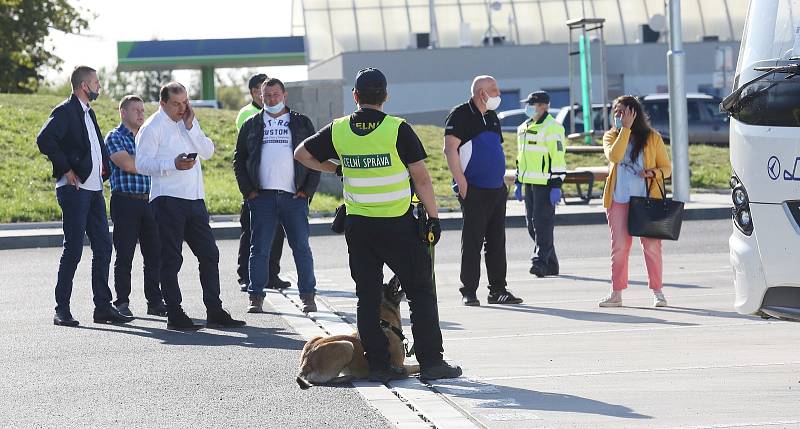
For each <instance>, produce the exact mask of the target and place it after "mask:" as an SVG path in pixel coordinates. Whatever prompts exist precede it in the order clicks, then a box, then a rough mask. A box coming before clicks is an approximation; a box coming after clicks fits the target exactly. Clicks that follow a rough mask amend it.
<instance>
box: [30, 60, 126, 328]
mask: <svg viewBox="0 0 800 429" xmlns="http://www.w3.org/2000/svg"><path fill="white" fill-rule="evenodd" d="M70 83H71V84H72V95H70V97H69V99H67V100H66V101H64V102H63V103H61V104H59V105H58V106H56V107H55V108H54V109H53V112H52V113H50V117H49V118H48V119H47V121H46V122H45V124H44V126H42V129H41V131H39V135H38V136H37V137H36V144H37V145H38V146H39V151H40V152H42V153H43V154H45V155H47V157H48V158H49V159H50V162H52V164H53V177H54V178H56V179H58V180H57V182H56V198H57V199H58V205H59V206H60V207H61V214H62V220H63V229H64V251H63V253H62V254H61V262H60V264H59V266H58V281H57V283H56V290H55V296H56V309H55V316H54V317H53V324H55V325H60V326H78V324H79V323H78V321H77V320H75V318H74V317H72V312H71V311H70V298H71V296H72V280H73V278H74V277H75V270H76V269H77V268H78V262H80V260H81V253H82V252H83V236H84V234H86V235H87V236H88V237H89V242H90V243H91V246H92V294H93V296H94V307H95V308H94V321H95V323H125V322H130V321H131V320H133V317H128V316H123V315H121V314H119V312H118V311H117V310H116V309H114V308H113V307H112V306H111V289H110V288H109V287H108V268H109V264H110V263H111V236H110V234H109V232H108V219H107V218H106V203H105V198H104V197H103V180H105V179H107V178H108V175H109V174H110V171H111V166H110V164H109V161H108V150H107V149H106V146H105V144H104V143H103V142H102V140H101V139H100V136H101V135H102V134H101V133H100V128H99V127H98V126H97V118H96V117H95V115H94V112H93V111H92V109H91V107H89V102H91V101H94V100H95V99H96V98H97V97H98V96H99V95H100V94H99V93H100V80H99V79H98V78H97V72H96V71H95V70H94V69H93V68H91V67H87V66H78V67H76V68H75V70H74V71H73V72H72V76H71V77H70Z"/></svg>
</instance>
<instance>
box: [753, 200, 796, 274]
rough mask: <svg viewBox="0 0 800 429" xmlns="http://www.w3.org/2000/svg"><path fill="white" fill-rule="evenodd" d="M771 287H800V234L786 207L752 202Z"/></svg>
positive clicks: (754, 219)
mask: <svg viewBox="0 0 800 429" xmlns="http://www.w3.org/2000/svg"><path fill="white" fill-rule="evenodd" d="M750 210H751V213H752V215H753V226H754V228H755V230H756V231H757V233H758V250H759V253H760V254H761V263H762V264H763V267H764V277H765V279H766V281H767V286H768V287H773V286H793V287H800V266H798V264H799V263H800V234H798V232H797V231H798V228H797V223H796V221H795V220H794V218H793V217H792V216H791V215H790V214H789V212H788V210H786V206H785V204H753V203H750Z"/></svg>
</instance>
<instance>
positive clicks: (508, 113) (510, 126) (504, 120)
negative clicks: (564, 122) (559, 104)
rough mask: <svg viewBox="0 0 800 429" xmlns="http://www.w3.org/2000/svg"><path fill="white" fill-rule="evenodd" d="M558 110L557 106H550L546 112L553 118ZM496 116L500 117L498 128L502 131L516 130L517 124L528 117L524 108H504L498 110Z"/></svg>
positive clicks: (511, 131) (510, 131)
mask: <svg viewBox="0 0 800 429" xmlns="http://www.w3.org/2000/svg"><path fill="white" fill-rule="evenodd" d="M558 111H559V109H558V108H553V107H551V108H550V110H549V111H548V113H550V114H551V115H553V118H555V117H556V115H557V114H558ZM497 117H498V118H499V119H500V129H502V130H503V132H504V133H513V132H516V131H517V127H518V126H519V124H521V123H523V122H524V121H525V120H527V119H528V116H527V115H525V109H511V110H504V111H502V112H499V113H498V114H497Z"/></svg>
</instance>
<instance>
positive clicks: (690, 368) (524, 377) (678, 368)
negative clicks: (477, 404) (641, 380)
mask: <svg viewBox="0 0 800 429" xmlns="http://www.w3.org/2000/svg"><path fill="white" fill-rule="evenodd" d="M789 365H800V361H799V362H769V363H752V364H740V365H703V366H676V367H671V368H647V369H623V370H617V371H586V372H570V373H563V374H531V375H515V376H504V377H480V378H478V380H481V381H498V380H529V379H535V378H560V377H586V376H592V375H618V374H642V373H651V372H675V371H699V370H707V369H737V368H762V367H771V366H789Z"/></svg>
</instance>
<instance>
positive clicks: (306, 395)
mask: <svg viewBox="0 0 800 429" xmlns="http://www.w3.org/2000/svg"><path fill="white" fill-rule="evenodd" d="M730 227H731V226H730V222H729V221H696V222H688V223H685V224H684V228H683V232H682V236H681V240H680V241H679V242H677V243H665V246H664V254H665V261H666V262H667V263H666V272H665V282H667V286H668V295H667V296H668V299H670V300H671V304H673V305H675V306H676V307H675V308H674V309H672V310H671V311H665V312H657V313H656V312H654V311H653V310H652V309H648V308H646V307H647V303H648V300H649V298H648V297H647V295H646V291H645V290H644V289H645V288H643V287H641V286H640V285H641V283H642V280H643V275H642V273H638V274H635V273H634V270H638V271H642V267H641V264H640V263H638V265H637V262H634V261H632V267H631V270H632V280H633V281H632V289H633V286H634V285H639V287H638V289H636V291H635V292H631V293H630V294H629V296H631V299H632V301H631V302H632V303H634V304H635V305H637V306H639V307H633V308H626V309H624V310H622V311H619V312H614V311H601V312H598V311H597V310H598V309H596V308H595V304H594V301H595V299H597V298H599V297H600V295H601V294H602V293H603V292H604V291H605V289H607V280H606V279H607V276H608V275H607V273H606V272H607V258H608V248H609V238H608V229H607V226H605V225H595V226H571V227H560V228H557V230H556V245H557V249H558V253H559V256H560V258H561V260H562V272H563V273H564V274H565V275H564V276H562V277H563V278H560V279H553V280H548V281H545V282H538V283H536V281H535V280H532V278H531V277H530V275H529V274H527V267H528V263H529V262H528V259H529V257H530V250H531V241H530V238H529V237H528V236H527V231H526V230H524V229H509V230H508V231H507V237H508V238H507V239H508V259H509V286H510V287H511V288H513V290H515V292H518V294H520V295H523V296H524V297H525V298H526V306H523V307H516V308H509V309H510V310H512V311H504V310H503V309H504V308H507V307H493V308H490V307H486V306H484V307H480V308H479V309H474V310H473V309H470V310H465V308H464V307H462V306H460V304H459V302H458V296H457V291H456V288H457V284H456V282H457V265H458V260H459V232H457V231H447V232H445V233H444V237H443V239H442V241H441V243H440V245H439V246H438V247H437V255H436V256H437V280H438V281H439V282H440V284H439V288H440V291H441V292H440V311H441V318H442V328H443V330H444V333H445V343H446V345H445V347H446V351H447V353H448V358H449V359H451V360H454V361H455V362H456V363H460V364H462V365H463V366H464V368H465V374H466V375H467V376H469V377H470V379H471V380H478V381H477V382H480V383H484V384H486V383H490V384H492V386H493V389H495V390H494V391H495V392H499V395H500V397H495V398H494V399H491V398H490V399H489V400H490V402H489V403H487V402H486V401H487V399H485V398H484V399H483V402H481V398H476V397H467V396H463V395H462V396H460V397H454V398H451V400H452V401H453V402H454V403H456V404H458V406H459V407H461V409H462V410H468V411H466V412H471V413H473V414H474V415H476V416H478V420H479V421H481V422H482V424H483V425H484V426H486V427H709V428H710V427H726V428H727V427H797V426H798V425H800V422H798V421H797V419H798V418H800V413H798V412H797V408H796V404H797V400H800V396H797V393H798V392H797V390H800V388H798V387H796V386H797V385H796V383H797V377H794V379H792V381H791V382H790V381H787V380H786V379H785V376H786V374H787V371H788V373H789V374H791V373H792V372H793V371H794V375H795V376H796V370H798V369H800V367H799V366H798V363H797V362H796V360H797V359H796V358H794V361H792V360H791V358H789V357H787V355H786V353H787V350H786V347H788V346H787V344H796V340H797V336H796V335H795V334H794V332H796V329H795V330H794V331H792V330H791V326H795V325H790V324H785V323H780V322H779V323H778V324H777V325H772V324H770V323H760V322H759V321H758V320H757V319H756V318H748V317H741V316H738V315H736V314H735V313H733V312H732V310H731V302H732V293H731V292H732V287H731V285H730V282H729V281H727V280H726V276H727V274H726V269H727V268H725V267H726V264H727V236H728V234H729V233H730ZM218 244H219V247H220V250H221V263H220V272H221V277H222V283H223V284H222V291H223V294H222V299H223V302H224V304H225V306H226V307H227V308H228V309H229V310H231V312H232V313H233V315H234V316H235V317H238V318H242V317H244V318H245V320H246V321H247V322H248V327H247V328H244V329H241V330H237V331H219V330H203V331H200V332H198V333H193V334H183V333H175V332H170V331H166V330H165V322H164V320H163V319H160V318H156V317H150V316H147V317H142V318H139V319H137V320H136V321H134V322H133V323H131V324H130V325H127V326H111V325H97V324H94V323H92V322H91V310H92V304H91V296H90V295H91V292H90V286H89V271H90V259H91V257H90V251H89V248H88V247H87V248H84V259H83V262H82V263H81V265H80V266H79V268H78V272H77V274H76V283H75V289H74V291H73V301H72V302H73V304H72V305H73V313H74V314H75V316H76V318H78V319H79V320H80V321H81V322H82V324H81V327H80V328H77V329H71V328H62V327H55V326H53V325H52V322H51V317H52V308H53V284H54V282H55V276H56V267H57V264H58V258H59V255H60V249H29V250H17V251H1V252H0V263H1V264H2V267H3V270H2V273H0V285H1V286H2V292H0V323H2V325H1V326H2V328H1V329H0V349H1V350H3V352H2V353H0V379H1V380H2V382H0V399H2V400H1V401H0V426H2V427H53V426H59V427H110V426H121V427H186V426H196V427H315V428H316V427H331V428H336V427H341V428H355V427H357V428H371V427H387V426H389V424H388V422H387V421H386V420H385V419H384V418H383V417H382V416H380V415H379V414H378V413H377V412H376V411H375V410H374V409H373V408H371V407H370V406H369V405H368V404H367V403H366V402H365V401H364V400H363V399H362V398H361V397H360V396H359V395H358V393H357V392H356V391H355V390H354V389H352V388H347V387H342V388H331V387H315V388H313V389H310V390H307V391H301V390H299V389H298V388H297V386H296V384H295V382H294V376H295V374H296V368H297V363H298V354H299V350H300V349H301V348H302V345H303V340H302V339H301V338H300V337H299V336H298V335H297V334H296V333H295V332H293V331H292V330H291V328H290V327H289V325H288V324H287V323H286V321H285V320H284V319H283V318H282V317H281V316H280V315H278V314H275V312H274V311H273V312H270V313H268V314H264V315H245V314H244V310H245V307H246V305H247V302H246V296H245V295H244V294H242V293H241V292H239V291H238V288H237V287H236V281H235V261H236V251H237V243H236V242H234V241H220V242H219V243H218ZM311 244H312V249H313V251H314V255H315V264H316V267H315V268H316V270H317V273H318V277H319V279H320V289H321V291H320V295H321V296H322V298H323V299H325V300H326V301H327V302H328V304H330V306H331V307H334V308H335V309H336V310H337V311H340V312H341V313H342V314H345V315H349V317H350V318H351V319H352V313H353V312H354V308H355V302H354V300H353V297H352V283H351V281H350V280H349V276H348V274H347V250H346V245H345V243H344V239H343V237H339V236H325V237H314V238H312V243H311ZM634 246H635V248H634V253H637V252H638V246H637V245H634ZM634 258H639V259H640V258H641V257H640V256H635V257H634ZM184 260H185V264H184V268H183V270H182V273H181V282H182V284H183V285H184V286H183V295H184V301H185V302H184V306H185V308H186V310H187V312H188V314H189V315H190V316H192V317H194V318H195V319H198V320H202V319H204V316H205V314H204V313H205V312H204V309H203V307H202V302H201V294H200V287H199V283H198V281H197V266H196V263H195V260H194V258H193V256H192V255H191V254H190V253H189V251H188V249H185V253H184ZM293 265H294V264H293V263H292V261H291V252H290V251H289V250H288V249H286V250H285V252H284V258H283V266H284V270H285V271H286V274H285V276H288V277H292V273H291V271H293ZM134 266H135V267H140V266H141V260H140V258H139V256H137V258H136V259H135V261H134ZM698 267H711V268H712V269H711V270H708V271H706V274H704V271H703V270H702V269H698ZM709 273H710V274H709ZM141 278H142V276H141V272H135V273H134V280H133V283H134V292H133V294H132V298H131V299H132V309H133V311H134V312H135V313H137V314H143V313H144V310H145V303H144V301H143V293H142V290H141V286H140V285H141V281H142V280H141ZM137 285H138V286H137ZM481 299H483V298H481ZM692 300H695V301H692ZM470 312H476V313H479V314H480V315H481V316H480V317H479V318H477V319H476V318H475V316H472V314H473V313H470ZM405 314H406V315H407V313H405ZM716 321H725V322H731V323H732V324H731V326H734V327H733V328H730V329H732V330H731V331H725V330H724V329H728V328H720V327H719V326H717V325H714V326H712V327H711V328H710V329H708V330H705V329H704V328H705V326H704V324H706V323H710V322H716ZM476 322H477V323H476ZM751 322H752V323H751ZM406 323H408V320H406ZM742 323H746V324H747V327H748V329H751V330H753V331H751V330H748V331H747V332H746V335H744V336H737V331H736V329H738V328H735V326H739V324H742ZM753 323H755V324H756V325H754V326H755V327H751V324H753ZM725 326H728V325H725ZM770 326H779V327H780V328H779V329H775V328H772V329H770ZM787 326H788V327H789V328H787ZM662 327H663V328H662ZM667 328H669V329H672V328H675V329H682V330H680V331H678V330H669V329H668V330H666V331H662V329H667ZM684 328H693V329H684ZM606 331H608V332H624V334H621V335H620V336H618V337H617V338H619V341H623V342H622V343H608V337H606V336H605V335H608V334H607V333H606V334H602V333H600V334H598V333H594V334H592V332H606ZM587 332H588V333H589V334H587ZM678 332H682V333H683V335H684V336H683V337H681V336H679V335H678V334H677V333H678ZM700 332H702V333H704V334H703V335H701V336H699V337H693V336H692V335H693V334H694V333H700ZM720 332H724V334H725V336H724V337H719V336H718V334H719V333H720ZM529 334H530V335H534V336H539V335H541V336H542V337H541V338H542V340H546V342H545V343H542V342H541V341H538V340H537V342H536V343H534V344H536V345H535V347H531V346H528V345H527V344H526V343H525V342H521V341H520V339H521V338H523V339H524V338H528V336H527V335H529ZM634 334H635V335H639V336H637V337H635V340H636V341H641V342H642V344H641V345H639V346H637V347H634V348H632V349H631V350H628V346H626V344H628V343H627V341H631V337H629V336H628V335H634ZM520 335H522V336H521V337H520ZM582 335H589V337H588V338H584V337H583V336H582ZM576 341H578V342H576ZM741 341H749V342H754V343H755V344H754V345H752V347H749V348H748V350H750V351H749V352H748V353H747V354H746V356H744V357H743V358H742V361H741V362H740V363H741V365H742V366H741V367H740V368H737V367H736V366H735V365H734V363H731V362H729V361H730V360H731V359H732V358H733V357H735V356H737V354H736V353H734V352H735V351H736V349H737V344H738V343H739V342H741ZM682 343H684V344H686V345H687V346H686V347H684V348H681V347H680V345H681V344H682ZM475 344H479V345H480V349H476V348H475ZM545 344H546V345H545ZM581 344H584V347H578V346H579V345H581ZM587 344H591V345H592V346H591V347H594V348H595V351H594V352H591V351H589V350H588V349H587V347H588V346H586V345H587ZM645 344H646V345H645ZM704 344H705V345H706V347H707V348H706V349H704V348H703V345H704ZM758 346H761V348H762V349H763V350H764V353H766V354H768V355H769V359H767V358H766V357H763V358H762V357H760V355H758V353H759V350H760V348H759V347H758ZM520 349H521V351H520V353H512V352H513V351H515V350H520ZM497 350H507V351H508V353H510V355H509V356H506V354H505V353H504V354H503V355H501V357H498V356H497V355H496V353H497ZM587 353H588V354H587ZM720 354H721V355H722V357H720ZM706 355H707V356H708V358H707V359H706V358H704V357H703V356H706ZM614 356H617V358H618V359H623V360H624V361H625V362H626V365H623V366H627V367H629V369H630V372H627V371H626V370H623V369H621V368H619V367H618V365H616V364H614V363H613V361H614ZM654 356H656V357H657V358H654ZM754 357H757V358H755V359H754ZM709 359H710V360H713V361H714V362H717V363H718V361H724V362H723V363H724V364H723V363H719V364H718V365H716V366H713V367H714V369H713V371H717V372H712V373H709V372H703V370H702V367H703V366H702V365H699V364H698V363H697V362H696V361H700V362H703V361H707V360H709ZM548 360H549V362H550V364H547V365H543V364H542V362H545V363H546V362H548ZM648 360H649V361H648ZM761 360H763V361H765V363H764V366H761V367H759V366H758V362H759V361H761ZM656 361H657V362H656ZM766 361H769V362H766ZM610 362H611V363H610ZM754 362H755V363H754ZM609 365H611V366H609ZM670 365H672V366H670ZM725 365H728V366H725ZM732 365H733V366H732ZM770 365H772V366H770ZM781 365H782V366H781ZM639 366H641V368H639ZM651 367H652V368H651ZM662 367H664V368H667V367H671V368H673V369H674V367H678V369H677V370H674V371H675V376H674V377H670V375H671V374H672V373H671V372H670V371H671V370H669V369H664V368H662ZM683 367H691V368H695V369H694V370H691V371H689V370H683V371H681V370H680V368H683ZM637 368H638V369H637ZM719 368H733V369H730V370H729V373H730V380H731V381H730V383H726V382H725V377H726V374H725V373H724V372H723V373H720V372H719ZM776 368H778V369H781V370H782V371H778V372H775V371H773V370H774V369H776ZM612 370H614V371H615V370H619V372H618V373H615V374H617V375H616V376H615V377H613V378H611V379H600V378H599V377H598V376H596V374H595V373H598V374H599V373H603V372H604V371H605V372H609V373H614V371H612ZM637 371H639V372H637ZM692 371H694V372H692ZM584 373H585V374H589V375H585V376H581V374H584ZM592 374H595V375H594V376H592ZM637 374H640V375H639V376H637ZM759 374H763V375H764V378H763V379H762V380H763V381H764V383H762V384H761V386H760V387H757V386H758V383H759ZM582 377H584V378H582ZM592 377H594V378H592ZM703 377H711V379H712V380H714V381H715V383H722V385H724V388H720V391H719V395H718V396H715V393H714V390H713V389H711V388H710V387H708V386H707V387H706V388H698V386H697V385H693V384H692V380H699V379H702V378H703ZM720 377H722V378H720ZM584 380H585V381H584ZM701 385H702V383H701ZM717 385H718V384H714V383H712V384H711V385H710V386H717ZM747 386H751V387H753V388H752V389H749V388H747ZM792 387H794V389H795V390H794V391H791V389H792ZM787 388H788V389H789V390H788V391H786V390H784V391H779V389H787ZM676 389H677V390H678V391H679V392H677V393H676ZM681 389H684V390H683V391H685V392H686V395H685V397H684V398H683V400H677V399H675V398H681V395H680V394H679V393H680V391H681ZM698 389H699V390H698ZM776 391H778V392H777V393H776ZM659 392H661V393H663V395H664V396H663V398H665V400H666V399H669V400H672V401H675V404H674V406H675V407H677V408H676V409H675V413H676V416H675V418H674V419H671V418H670V417H671V416H670V415H669V411H667V410H670V409H671V408H672V405H670V404H664V403H662V401H661V399H660V398H659ZM698 392H699V393H701V395H700V396H699V397H698V396H697V395H698ZM750 393H752V394H754V395H762V396H761V397H763V398H769V399H764V400H765V401H767V402H765V403H763V404H761V411H759V412H756V413H755V414H754V415H753V416H752V418H744V417H742V410H741V407H743V406H745V405H747V404H748V403H750V399H748V398H749V396H748V395H749V394H750ZM676 395H677V396H676ZM763 395H771V396H763ZM509 398H511V399H514V401H516V402H513V401H512V402H509V401H507V400H508V399H509ZM626 398H627V399H626ZM692 398H700V399H695V400H694V401H693V400H692ZM491 401H494V402H493V403H492V402H491ZM503 401H506V402H503ZM698 401H699V402H698ZM753 401H759V399H757V398H756V397H754V398H753ZM514 403H516V404H517V405H513V404H514ZM653 403H655V404H657V405H654V404H653ZM753 403H759V404H760V402H753ZM792 403H793V404H794V406H791V404H792ZM476 404H477V405H476ZM503 404H505V405H506V406H504V405H503ZM509 404H511V405H509ZM703 405H707V408H706V409H705V411H706V412H707V414H708V416H706V417H708V418H699V417H698V418H697V420H693V417H692V416H696V415H701V414H702V413H703V410H704V408H703ZM470 410H471V411H470ZM487 410H489V411H491V413H487ZM504 412H513V413H515V414H503V413H504ZM724 412H728V414H729V415H734V416H735V417H736V418H735V419H733V420H730V419H728V420H726V419H725V418H722V417H720V418H718V419H717V418H715V416H717V414H715V413H724ZM481 413H483V414H481ZM526 413H527V414H526ZM687 413H690V415H688V416H687V415H686V414H687ZM692 413H694V414H692ZM731 413H733V414H731ZM737 413H738V414H737ZM745 414H746V413H745ZM780 416H783V417H785V420H781V419H779V418H778V417H780ZM653 419H657V420H653ZM695 421H696V422H701V423H703V424H706V423H708V422H711V423H714V424H716V423H720V422H721V423H720V424H723V426H713V425H711V423H709V424H708V425H705V426H704V425H702V424H699V423H698V424H696V425H694V426H692V425H693V424H694V422H695ZM792 421H795V423H797V424H795V423H792ZM515 422H516V423H515ZM730 422H733V423H730ZM736 422H739V423H742V424H741V425H736V424H738V423H736ZM743 422H744V423H746V425H744V423H743ZM748 422H749V423H748ZM759 422H760V423H764V424H763V425H759V424H757V423H759ZM776 422H777V423H776ZM781 422H783V423H781ZM656 423H657V424H656ZM751 423H752V424H751ZM726 424H727V425H726Z"/></svg>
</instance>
